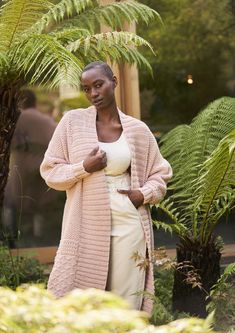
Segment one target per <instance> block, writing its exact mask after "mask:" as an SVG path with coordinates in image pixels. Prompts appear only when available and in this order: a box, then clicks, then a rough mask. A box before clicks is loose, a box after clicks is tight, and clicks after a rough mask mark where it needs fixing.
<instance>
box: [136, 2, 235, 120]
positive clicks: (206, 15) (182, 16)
mask: <svg viewBox="0 0 235 333" xmlns="http://www.w3.org/2000/svg"><path fill="white" fill-rule="evenodd" d="M142 2H143V3H145V4H146V5H148V6H150V7H152V8H154V9H155V10H157V11H158V12H159V13H160V15H161V17H162V20H163V25H161V24H159V23H158V22H151V23H150V25H149V27H148V29H146V28H145V26H141V25H140V26H139V27H138V32H139V33H140V34H141V35H142V36H143V37H144V38H146V39H147V40H148V41H150V43H151V44H152V45H153V47H154V48H157V49H158V52H157V57H154V56H153V55H152V54H151V53H150V52H149V51H148V50H147V49H145V50H143V55H144V56H145V57H147V59H148V60H149V62H150V64H151V65H152V68H153V73H154V78H151V77H150V75H149V74H148V73H146V71H144V70H140V83H141V90H143V89H148V90H151V91H152V92H153V93H154V94H155V96H156V99H155V102H154V103H152V105H150V106H149V107H150V108H151V111H152V113H151V120H152V119H154V120H155V123H157V124H158V126H159V123H160V125H161V124H169V123H170V124H176V123H183V122H187V123H188V122H190V121H191V119H192V118H193V117H194V116H195V115H196V114H197V113H198V111H199V110H200V109H201V108H202V107H204V106H205V105H207V104H208V103H209V102H211V101H212V100H214V99H216V98H218V97H221V96H224V95H230V94H232V95H234V88H233V83H232V82H233V78H234V56H233V55H234V48H235V44H234V34H235V25H234V14H235V12H234V5H233V1H231V0H220V1H214V0H207V1H200V0H181V1H179V0H158V1H156V0H142ZM188 75H192V77H193V81H194V83H193V84H188V83H187V76H188ZM153 124H154V123H153ZM171 126H172V125H171Z"/></svg>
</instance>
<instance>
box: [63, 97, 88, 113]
mask: <svg viewBox="0 0 235 333" xmlns="http://www.w3.org/2000/svg"><path fill="white" fill-rule="evenodd" d="M90 105H91V104H90V103H89V101H88V100H87V98H86V96H85V94H84V93H82V92H81V93H79V95H78V96H77V97H73V98H65V99H63V100H62V101H61V102H60V109H61V111H62V112H65V111H68V110H73V109H79V108H87V107H88V106H90Z"/></svg>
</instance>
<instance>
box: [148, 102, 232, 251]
mask: <svg viewBox="0 0 235 333" xmlns="http://www.w3.org/2000/svg"><path fill="white" fill-rule="evenodd" d="M234 112H235V99H233V98H222V99H219V100H216V101H214V102H213V103H211V104H209V105H208V107H207V108H206V109H205V110H203V111H202V112H201V113H199V115H198V116H197V117H196V118H195V119H194V120H193V122H192V123H191V125H189V126H185V125H181V126H179V127H176V128H175V129H173V130H172V131H170V132H169V133H168V134H166V135H165V136H164V137H163V138H162V141H161V143H162V148H161V152H162V153H163V155H164V156H165V157H166V158H167V159H168V160H169V162H170V164H171V165H172V167H173V174H174V176H173V178H172V180H171V182H170V184H169V187H168V188H169V191H170V193H171V194H170V195H169V197H168V198H167V199H165V200H164V201H163V202H162V203H160V205H159V207H160V208H161V209H162V210H163V211H164V212H165V213H166V214H167V215H168V217H169V218H170V219H171V220H172V223H171V224H170V225H167V224H166V223H164V222H161V221H160V222H159V221H155V222H154V223H155V224H156V225H157V226H158V227H163V228H164V229H165V230H170V231H171V232H174V233H176V234H177V235H178V236H179V237H180V238H181V239H182V240H184V241H185V242H190V241H192V242H199V243H200V244H204V245H206V244H207V243H208V242H209V241H210V240H211V236H212V233H213V231H214V228H215V226H216V225H217V223H218V222H219V221H220V217H221V216H222V215H223V214H224V213H225V212H226V211H228V210H229V209H232V208H233V206H234V203H235V187H234V185H235V131H234V128H235V118H234Z"/></svg>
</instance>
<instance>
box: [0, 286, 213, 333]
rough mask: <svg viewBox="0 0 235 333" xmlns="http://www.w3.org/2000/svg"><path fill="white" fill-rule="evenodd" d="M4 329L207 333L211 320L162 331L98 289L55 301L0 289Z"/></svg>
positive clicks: (11, 332)
mask: <svg viewBox="0 0 235 333" xmlns="http://www.w3.org/2000/svg"><path fill="white" fill-rule="evenodd" d="M0 303H1V308H0V328H1V332H3V333H4V332H7V333H23V332H32V333H43V332H47V333H59V332H67V333H73V332H74V333H75V332H79V333H80V332H81V333H109V332H116V333H124V332H130V333H151V332H152V333H189V332H190V333H207V332H211V330H210V326H211V320H210V318H208V319H207V320H201V319H198V318H189V319H181V320H177V321H175V322H172V323H170V324H168V325H165V326H161V327H159V328H157V327H154V326H150V325H148V322H147V316H146V314H145V313H144V312H139V311H134V310H130V309H129V308H128V306H127V304H126V302H124V301H123V300H122V299H120V298H119V297H117V296H114V295H113V294H111V293H107V292H104V291H101V290H97V289H87V290H79V289H76V290H74V291H73V292H71V293H70V294H68V295H67V296H65V297H63V298H60V299H57V300H56V299H55V298H54V297H53V296H52V295H51V294H50V293H49V291H46V290H44V289H43V288H39V287H38V286H37V287H36V286H30V287H27V288H22V287H21V288H18V289H17V291H16V292H14V291H12V290H10V289H4V288H0Z"/></svg>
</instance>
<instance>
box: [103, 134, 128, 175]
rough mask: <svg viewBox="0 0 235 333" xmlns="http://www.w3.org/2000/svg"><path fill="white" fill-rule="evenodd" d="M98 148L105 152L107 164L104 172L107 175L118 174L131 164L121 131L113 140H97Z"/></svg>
mask: <svg viewBox="0 0 235 333" xmlns="http://www.w3.org/2000/svg"><path fill="white" fill-rule="evenodd" d="M99 146H100V149H101V150H103V151H105V152H106V156H107V166H106V168H105V169H104V172H105V174H106V175H107V176H118V175H121V174H123V173H125V172H126V171H127V169H128V167H129V166H130V164H131V151H130V148H129V146H128V143H127V141H126V139H125V136H124V134H123V132H122V134H121V136H120V137H119V139H118V140H116V141H114V142H101V141H99Z"/></svg>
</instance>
